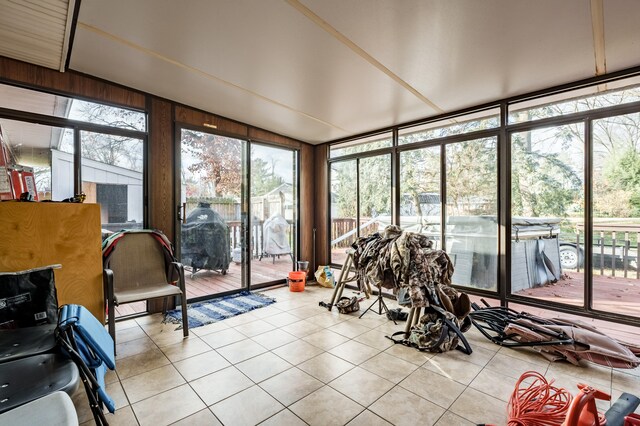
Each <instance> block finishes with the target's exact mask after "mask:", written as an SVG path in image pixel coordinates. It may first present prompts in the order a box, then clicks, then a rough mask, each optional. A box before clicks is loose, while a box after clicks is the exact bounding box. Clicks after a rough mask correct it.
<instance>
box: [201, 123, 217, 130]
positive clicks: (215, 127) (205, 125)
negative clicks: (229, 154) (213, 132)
mask: <svg viewBox="0 0 640 426" xmlns="http://www.w3.org/2000/svg"><path fill="white" fill-rule="evenodd" d="M202 125H203V126H204V127H210V128H212V129H217V128H218V126H216V125H215V124H211V123H202Z"/></svg>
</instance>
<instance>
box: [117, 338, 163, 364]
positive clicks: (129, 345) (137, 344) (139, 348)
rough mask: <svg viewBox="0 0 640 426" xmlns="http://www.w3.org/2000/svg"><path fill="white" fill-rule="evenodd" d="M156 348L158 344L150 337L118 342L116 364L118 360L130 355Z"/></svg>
mask: <svg viewBox="0 0 640 426" xmlns="http://www.w3.org/2000/svg"><path fill="white" fill-rule="evenodd" d="M153 348H156V344H155V343H153V341H152V340H151V339H150V338H148V337H146V336H145V337H142V338H140V339H135V340H130V341H128V342H123V343H118V344H116V366H117V363H118V361H120V360H121V359H123V358H126V357H128V356H132V355H137V354H141V353H143V352H146V351H148V350H151V349H153Z"/></svg>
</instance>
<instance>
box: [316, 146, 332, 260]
mask: <svg viewBox="0 0 640 426" xmlns="http://www.w3.org/2000/svg"><path fill="white" fill-rule="evenodd" d="M328 150H329V145H326V144H324V145H318V146H316V147H315V148H314V151H315V152H314V157H315V160H314V164H315V167H314V177H315V182H314V188H315V194H314V197H315V204H314V210H315V226H316V263H317V264H318V265H328V264H329V243H328V241H329V239H330V238H331V236H330V235H329V228H328V220H329V219H328V218H329V208H330V206H329V187H328V178H329V167H328V164H327V155H328Z"/></svg>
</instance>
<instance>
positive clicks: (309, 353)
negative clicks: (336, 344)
mask: <svg viewBox="0 0 640 426" xmlns="http://www.w3.org/2000/svg"><path fill="white" fill-rule="evenodd" d="M322 352H324V351H323V350H322V349H320V348H319V347H317V346H313V345H312V344H311V343H307V342H305V341H302V340H296V341H295V342H291V343H288V344H286V345H284V346H280V347H279V348H277V349H274V350H273V353H274V354H276V355H278V356H279V357H280V358H283V359H285V360H286V361H289V362H290V363H291V364H293V365H297V364H300V363H301V362H304V361H306V360H308V359H311V358H313V357H314V356H316V355H320V354H321V353H322Z"/></svg>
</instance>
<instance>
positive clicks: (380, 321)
mask: <svg viewBox="0 0 640 426" xmlns="http://www.w3.org/2000/svg"><path fill="white" fill-rule="evenodd" d="M366 302H367V301H366V300H365V304H366ZM369 303H371V302H369ZM360 306H361V307H362V303H361V304H360ZM361 313H362V312H360V311H358V312H356V314H358V315H360V314H361ZM349 321H354V322H355V323H356V324H358V325H362V326H364V327H368V328H371V329H374V328H378V327H380V326H381V325H384V324H387V323H391V324H393V321H389V320H388V319H387V317H386V316H385V315H380V316H378V315H375V314H370V313H367V314H366V315H365V316H363V317H362V318H359V317H358V316H355V317H354V318H353V319H351V320H349ZM400 324H402V323H401V322H398V326H399V327H400Z"/></svg>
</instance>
